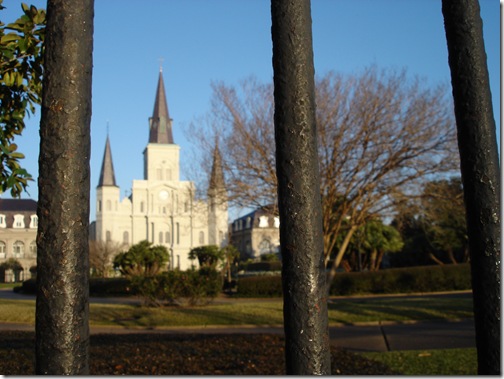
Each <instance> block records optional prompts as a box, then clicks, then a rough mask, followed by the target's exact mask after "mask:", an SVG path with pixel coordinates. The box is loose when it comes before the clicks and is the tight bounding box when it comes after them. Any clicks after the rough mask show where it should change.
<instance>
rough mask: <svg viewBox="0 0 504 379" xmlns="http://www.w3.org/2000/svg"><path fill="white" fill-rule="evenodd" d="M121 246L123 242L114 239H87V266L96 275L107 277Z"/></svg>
mask: <svg viewBox="0 0 504 379" xmlns="http://www.w3.org/2000/svg"><path fill="white" fill-rule="evenodd" d="M123 247H125V246H124V244H121V243H119V242H115V241H89V266H90V267H91V269H93V270H94V271H95V273H96V275H97V276H100V277H104V278H106V277H108V273H109V271H110V269H111V268H112V266H113V264H112V263H113V260H114V257H115V256H116V255H117V254H118V253H120V252H121V251H122V249H123Z"/></svg>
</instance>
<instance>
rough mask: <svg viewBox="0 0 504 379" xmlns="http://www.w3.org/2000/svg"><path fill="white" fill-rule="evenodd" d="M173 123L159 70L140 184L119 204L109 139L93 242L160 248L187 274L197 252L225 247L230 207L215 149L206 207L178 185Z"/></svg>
mask: <svg viewBox="0 0 504 379" xmlns="http://www.w3.org/2000/svg"><path fill="white" fill-rule="evenodd" d="M172 121H173V120H172V119H171V118H170V115H169V113H168V105H167V101H166V94H165V88H164V82H163V74H162V70H160V72H159V81H158V85H157V91H156V99H155V102H154V111H153V113H152V117H151V118H149V140H148V141H149V142H148V144H147V147H146V148H145V150H144V152H143V154H144V178H143V180H133V186H132V189H131V195H130V196H128V197H125V198H123V199H122V200H121V198H120V188H119V187H118V186H117V185H116V181H115V175H114V166H113V164H112V151H111V148H110V141H109V138H108V136H107V141H106V144H105V152H104V155H103V162H102V167H101V172H100V179H99V183H98V186H97V188H96V201H97V204H96V222H95V225H94V233H93V234H94V238H95V239H96V240H97V241H104V242H106V241H111V242H117V243H120V244H124V245H125V246H130V245H132V244H135V243H138V242H140V241H142V240H148V241H149V242H152V243H153V244H154V245H163V246H166V247H167V248H168V251H169V252H170V263H169V268H172V269H173V268H179V269H181V270H186V269H188V268H190V267H191V265H195V266H197V264H198V262H197V260H196V261H191V260H189V258H188V254H189V251H190V250H191V249H192V248H194V247H197V246H202V245H217V246H224V245H226V244H227V242H228V206H227V200H226V189H225V184H224V175H223V172H222V165H221V158H220V154H219V150H218V148H217V146H216V147H215V150H214V154H213V165H212V172H211V176H210V182H209V185H208V192H207V194H208V202H205V201H202V200H198V199H196V197H195V192H196V188H195V185H194V183H193V182H191V181H181V180H180V164H179V160H180V146H178V145H176V144H175V143H174V141H173V135H172Z"/></svg>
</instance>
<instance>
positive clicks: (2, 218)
mask: <svg viewBox="0 0 504 379" xmlns="http://www.w3.org/2000/svg"><path fill="white" fill-rule="evenodd" d="M6 227H7V223H6V222H5V215H0V228H6Z"/></svg>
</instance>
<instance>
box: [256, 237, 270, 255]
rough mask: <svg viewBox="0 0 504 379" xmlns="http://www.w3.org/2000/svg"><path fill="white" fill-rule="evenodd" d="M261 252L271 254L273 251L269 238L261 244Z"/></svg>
mask: <svg viewBox="0 0 504 379" xmlns="http://www.w3.org/2000/svg"><path fill="white" fill-rule="evenodd" d="M258 247H259V254H269V253H271V252H272V251H273V245H271V242H270V240H269V239H267V238H265V239H263V240H262V241H261V243H260V244H259V246H258Z"/></svg>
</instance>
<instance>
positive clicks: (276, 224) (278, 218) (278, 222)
mask: <svg viewBox="0 0 504 379" xmlns="http://www.w3.org/2000/svg"><path fill="white" fill-rule="evenodd" d="M279 227H280V217H275V228H279Z"/></svg>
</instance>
